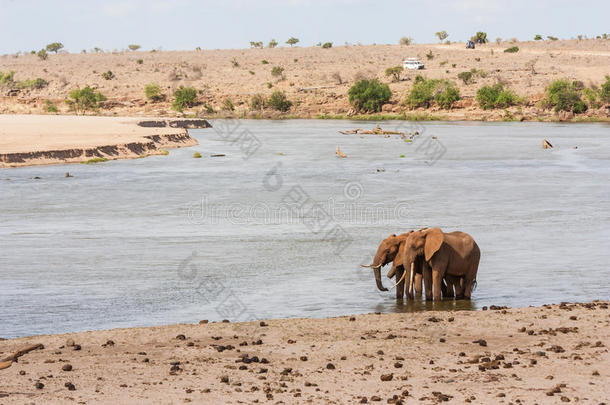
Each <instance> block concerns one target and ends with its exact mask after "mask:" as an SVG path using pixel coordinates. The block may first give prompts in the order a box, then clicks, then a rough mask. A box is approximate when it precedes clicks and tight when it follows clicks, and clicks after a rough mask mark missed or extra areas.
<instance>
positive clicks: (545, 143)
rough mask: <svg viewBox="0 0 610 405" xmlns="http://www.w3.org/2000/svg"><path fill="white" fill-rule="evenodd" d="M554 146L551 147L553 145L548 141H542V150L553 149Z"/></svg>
mask: <svg viewBox="0 0 610 405" xmlns="http://www.w3.org/2000/svg"><path fill="white" fill-rule="evenodd" d="M552 148H553V145H551V143H550V142H549V141H547V140H546V139H544V140H543V141H542V149H552Z"/></svg>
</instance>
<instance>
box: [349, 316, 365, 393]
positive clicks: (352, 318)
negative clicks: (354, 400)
mask: <svg viewBox="0 0 610 405" xmlns="http://www.w3.org/2000/svg"><path fill="white" fill-rule="evenodd" d="M349 320H350V322H354V321H355V320H356V317H355V316H351V317H350V318H349ZM363 399H364V400H365V401H366V398H363ZM363 403H366V402H363Z"/></svg>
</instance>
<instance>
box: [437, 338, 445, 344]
mask: <svg viewBox="0 0 610 405" xmlns="http://www.w3.org/2000/svg"><path fill="white" fill-rule="evenodd" d="M438 341H439V342H441V343H445V342H446V340H445V338H440V339H439V340H438Z"/></svg>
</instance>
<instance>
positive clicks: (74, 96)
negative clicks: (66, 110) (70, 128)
mask: <svg viewBox="0 0 610 405" xmlns="http://www.w3.org/2000/svg"><path fill="white" fill-rule="evenodd" d="M105 100H106V97H105V96H104V95H103V94H102V93H100V92H96V91H95V90H93V89H92V88H91V87H89V86H87V87H84V88H82V89H74V90H72V91H71V92H70V99H68V100H66V101H67V103H68V104H69V105H70V108H71V109H72V110H74V112H76V113H77V114H78V113H79V112H85V111H87V110H96V109H98V108H99V107H100V103H101V102H102V101H105Z"/></svg>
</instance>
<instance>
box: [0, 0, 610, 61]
mask: <svg viewBox="0 0 610 405" xmlns="http://www.w3.org/2000/svg"><path fill="white" fill-rule="evenodd" d="M608 16H610V0H587V1H582V2H579V1H573V0H513V1H500V0H436V1H426V0H389V1H382V0H378V1H374V0H325V1H324V0H258V1H250V0H214V1H210V0H200V1H196V0H166V1H159V0H148V1H146V0H125V1H114V0H110V1H101V0H98V1H91V0H0V38H1V39H0V54H6V53H15V52H18V51H31V50H38V49H41V48H43V47H44V46H45V45H46V44H48V43H50V42H61V43H63V44H64V45H65V49H66V50H69V51H70V52H80V51H81V50H82V49H87V50H90V49H92V48H93V47H99V48H102V49H105V50H115V49H125V48H126V47H127V45H129V44H139V45H141V46H142V49H144V50H146V49H153V48H155V49H159V48H161V49H164V50H189V49H194V48H195V47H198V46H199V47H201V48H202V49H235V48H247V47H249V44H250V41H263V42H264V43H265V44H266V43H267V42H269V40H271V39H272V38H273V39H276V40H277V41H278V42H279V43H280V45H283V46H285V41H286V40H287V39H288V38H290V37H291V36H294V37H296V38H299V39H300V44H299V45H301V46H312V45H315V44H317V43H319V42H333V43H334V44H335V45H343V44H345V43H346V42H348V43H350V44H356V43H358V42H360V43H362V44H373V43H377V44H396V43H397V42H398V40H399V39H400V38H401V37H403V36H406V37H411V38H413V39H414V40H415V42H416V43H432V42H435V41H436V37H435V36H434V33H435V32H437V31H441V30H445V31H447V32H448V33H449V38H448V39H449V40H451V41H464V40H465V39H467V38H469V37H470V36H472V35H473V34H474V33H475V32H476V31H484V32H487V34H488V38H489V39H491V40H495V39H496V38H498V37H501V38H517V39H519V40H531V39H533V37H534V35H535V34H541V35H543V36H546V35H553V36H556V37H559V38H562V39H563V38H572V37H576V36H577V35H586V36H588V37H595V36H596V35H600V34H602V33H604V32H607V33H610V23H608V21H609V20H608Z"/></svg>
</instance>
